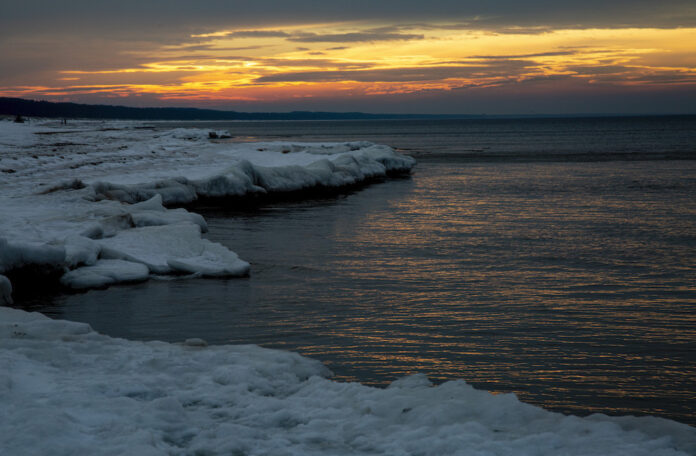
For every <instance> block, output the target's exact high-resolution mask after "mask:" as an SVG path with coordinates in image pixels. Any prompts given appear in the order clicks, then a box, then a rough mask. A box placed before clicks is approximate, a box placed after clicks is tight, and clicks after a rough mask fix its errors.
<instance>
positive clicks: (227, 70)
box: [0, 23, 696, 104]
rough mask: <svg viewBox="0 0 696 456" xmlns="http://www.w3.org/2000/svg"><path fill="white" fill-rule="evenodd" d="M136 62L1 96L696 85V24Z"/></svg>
mask: <svg viewBox="0 0 696 456" xmlns="http://www.w3.org/2000/svg"><path fill="white" fill-rule="evenodd" d="M503 32H504V33H503ZM128 54H130V55H131V56H132V60H133V62H137V63H136V64H135V65H132V66H128V65H122V66H121V67H119V68H103V69H96V70H89V71H84V70H79V69H75V68H70V67H66V68H64V69H62V70H61V71H59V72H57V73H56V74H54V76H53V77H52V78H51V79H47V80H46V81H45V82H44V83H42V84H40V85H31V86H23V85H21V84H16V85H12V86H5V87H0V95H4V96H22V97H31V98H44V97H71V96H76V95H88V94H99V93H101V94H111V95H117V96H124V97H128V96H135V95H141V96H148V97H150V99H155V100H156V99H159V100H179V101H186V100H190V101H191V102H216V103H220V102H224V101H235V100H245V101H263V102H268V101H272V100H293V99H298V98H324V99H331V98H332V97H333V98H335V99H337V100H339V99H341V98H345V97H352V96H361V97H368V98H369V97H370V96H377V95H388V94H390V95H399V94H404V95H406V94H414V93H423V92H448V91H453V90H467V89H470V88H487V87H488V88H490V87H502V86H506V87H509V86H511V85H513V86H514V85H515V84H517V85H519V86H520V90H524V84H525V83H530V82H532V83H534V84H536V85H538V84H540V83H543V81H544V80H548V81H558V80H559V79H563V80H565V81H567V84H566V85H572V84H573V83H577V84H580V85H582V86H583V87H586V86H592V85H596V86H603V87H606V86H615V87H620V86H674V85H682V86H696V58H695V57H694V56H695V55H696V29H694V28H674V29H650V28H641V29H638V28H625V29H609V28H605V29H561V30H549V29H543V30H534V29H533V30H529V29H509V28H508V29H506V30H504V31H501V32H500V33H496V32H495V31H491V30H471V29H466V28H458V27H456V26H447V25H441V26H437V25H432V24H431V25H410V26H400V25H380V26H374V25H372V26H369V25H364V24H360V23H355V24H328V25H327V24H320V25H311V26H305V25H303V26H294V27H284V28H282V29H258V30H246V29H239V30H222V31H219V32H215V33H207V34H202V35H193V36H191V38H190V41H187V42H182V43H180V44H169V45H166V46H159V47H158V48H157V50H156V51H154V52H153V51H152V50H151V49H148V51H147V52H142V51H139V49H138V48H134V49H132V50H130V51H129V52H128ZM125 57H127V56H125ZM125 57H124V55H121V56H120V58H119V61H120V62H123V61H124V60H126V61H127V58H125ZM556 86H557V84H554V87H556ZM204 104H205V103H204Z"/></svg>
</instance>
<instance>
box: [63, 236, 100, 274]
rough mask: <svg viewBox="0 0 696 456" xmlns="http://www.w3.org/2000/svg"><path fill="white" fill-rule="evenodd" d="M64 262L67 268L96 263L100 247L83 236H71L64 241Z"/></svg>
mask: <svg viewBox="0 0 696 456" xmlns="http://www.w3.org/2000/svg"><path fill="white" fill-rule="evenodd" d="M64 246H65V262H66V263H67V265H68V266H69V267H75V266H78V265H88V266H89V265H92V264H94V263H96V262H97V258H98V257H99V252H101V246H100V245H99V244H98V243H96V242H94V241H93V240H92V239H89V238H88V237H85V236H80V235H77V234H76V235H72V236H68V237H67V238H66V239H65V243H64Z"/></svg>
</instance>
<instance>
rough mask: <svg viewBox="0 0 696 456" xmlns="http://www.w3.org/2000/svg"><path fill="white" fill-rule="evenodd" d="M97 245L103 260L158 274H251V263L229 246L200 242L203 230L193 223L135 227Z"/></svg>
mask: <svg viewBox="0 0 696 456" xmlns="http://www.w3.org/2000/svg"><path fill="white" fill-rule="evenodd" d="M98 242H99V243H100V245H101V246H102V257H103V258H110V259H122V260H127V261H134V262H137V263H142V264H144V265H146V266H147V267H148V268H149V269H150V271H151V272H153V273H155V274H170V273H173V272H187V273H199V274H201V275H204V276H241V275H245V274H247V273H248V272H249V263H247V262H246V261H242V260H240V259H239V257H238V256H237V254H235V253H234V252H232V251H230V250H228V249H227V248H226V247H224V246H222V245H220V244H216V243H214V242H210V241H208V240H207V239H201V231H200V227H199V226H198V225H193V224H177V225H165V226H150V227H142V228H134V229H131V230H126V231H121V232H119V233H118V234H117V235H116V236H114V237H112V238H108V239H101V240H99V241H98Z"/></svg>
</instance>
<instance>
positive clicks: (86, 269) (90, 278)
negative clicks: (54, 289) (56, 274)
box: [60, 260, 150, 290]
mask: <svg viewBox="0 0 696 456" xmlns="http://www.w3.org/2000/svg"><path fill="white" fill-rule="evenodd" d="M149 275H150V270H149V269H148V268H147V266H145V265H144V264H141V263H133V262H131V261H123V260H99V261H97V262H96V263H95V264H94V265H92V266H83V267H81V268H78V269H74V270H72V271H70V272H67V273H65V274H64V275H63V277H61V279H60V282H61V283H62V284H63V285H65V286H66V287H69V288H74V289H78V290H79V289H84V288H99V287H104V286H107V285H111V284H114V283H122V282H138V281H142V280H146V279H147V278H148V276H149Z"/></svg>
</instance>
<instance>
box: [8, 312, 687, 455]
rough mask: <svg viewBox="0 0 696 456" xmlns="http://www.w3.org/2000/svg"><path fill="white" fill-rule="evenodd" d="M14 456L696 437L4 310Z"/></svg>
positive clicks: (674, 444)
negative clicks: (340, 377) (371, 383)
mask: <svg viewBox="0 0 696 456" xmlns="http://www.w3.org/2000/svg"><path fill="white" fill-rule="evenodd" d="M0 366H3V369H0V403H2V404H3V406H2V407H0V453H2V454H8V455H10V454H12V455H19V454H23V455H43V454H51V455H73V454H90V455H111V454H137V455H189V454H211V455H212V454H220V455H222V454H225V455H231V454H239V455H241V454H246V455H269V454H273V455H302V456H306V455H336V456H338V455H361V454H365V455H366V454H370V455H374V454H383V455H423V456H427V455H433V456H444V455H481V456H484V455H515V456H518V455H532V454H533V455H567V456H572V455H583V456H590V455H601V456H605V455H627V456H628V455H630V456H641V455H646V456H648V455H649V456H679V455H682V456H686V455H693V454H696V428H693V427H690V426H687V425H684V424H680V423H676V422H673V421H669V420H665V419H660V418H653V417H642V418H635V417H620V418H616V417H608V416H605V415H592V416H589V417H586V418H580V417H575V416H564V415H561V414H558V413H552V412H548V411H545V410H543V409H541V408H538V407H535V406H531V405H528V404H524V403H522V402H520V401H518V400H517V398H516V397H515V396H514V395H512V394H501V395H492V394H490V393H487V392H484V391H479V390H475V389H474V388H472V387H471V386H469V385H467V384H466V383H464V382H462V381H453V382H448V383H444V384H442V385H439V386H432V385H431V384H430V382H429V381H428V379H427V378H426V377H425V376H422V375H415V376H411V377H406V378H403V379H400V380H397V381H396V382H394V383H393V384H392V385H391V386H390V387H389V388H387V389H378V388H372V387H368V386H363V385H360V384H358V383H339V382H333V381H331V380H329V379H328V378H327V376H328V375H329V374H330V373H329V372H328V370H327V369H326V368H325V367H324V366H323V365H321V364H320V363H319V362H317V361H313V360H311V359H308V358H304V357H302V356H300V355H298V354H295V353H289V352H283V351H278V350H269V349H263V348H260V347H257V346H244V345H243V346H206V345H205V343H204V342H203V341H200V340H196V339H191V340H189V341H188V342H186V343H182V344H168V343H163V342H136V341H127V340H123V339H114V338H110V337H107V336H104V335H100V334H97V333H95V332H94V331H92V330H91V328H90V327H89V326H88V325H86V324H84V323H74V322H69V321H60V320H51V319H48V318H46V317H44V316H43V315H41V314H36V313H26V312H23V311H20V310H15V309H10V308H4V307H0Z"/></svg>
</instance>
